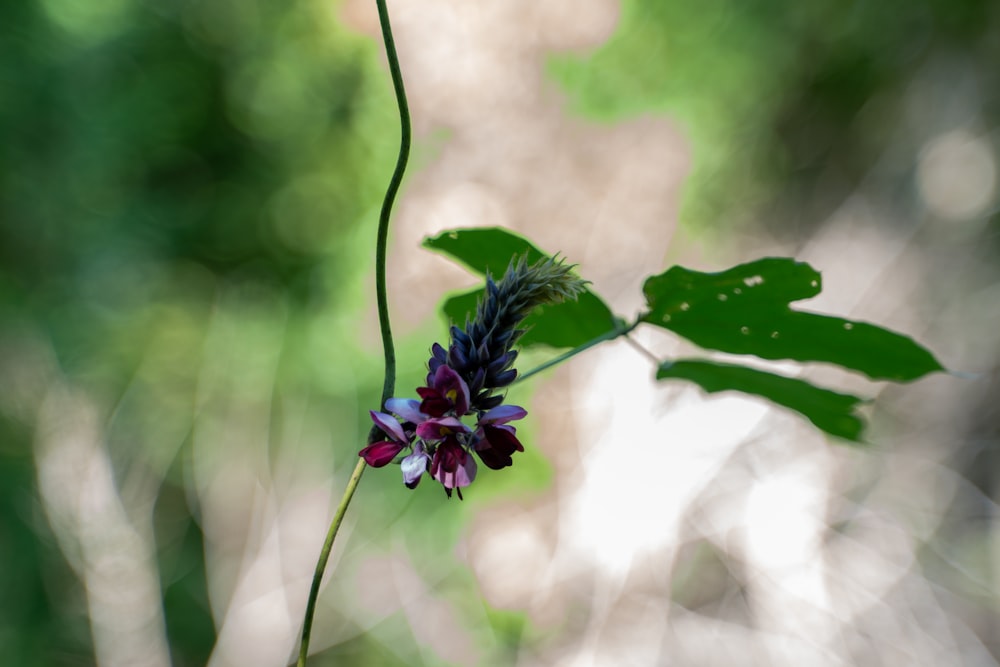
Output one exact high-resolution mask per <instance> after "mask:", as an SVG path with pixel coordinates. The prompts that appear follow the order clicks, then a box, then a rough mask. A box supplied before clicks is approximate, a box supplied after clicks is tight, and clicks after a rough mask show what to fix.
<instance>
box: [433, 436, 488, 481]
mask: <svg viewBox="0 0 1000 667" xmlns="http://www.w3.org/2000/svg"><path fill="white" fill-rule="evenodd" d="M476 469H477V466H476V459H475V458H474V457H472V456H469V453H468V452H466V451H465V450H464V449H462V447H461V446H460V445H458V444H457V443H455V442H454V441H448V442H444V443H442V444H441V446H440V447H438V450H437V452H435V454H434V460H433V461H432V462H431V474H432V475H433V476H434V479H436V480H437V481H439V482H441V484H442V485H443V486H444V488H445V489H448V490H449V491H450V490H451V489H455V488H462V487H466V486H469V485H470V484H472V481H473V480H474V479H476Z"/></svg>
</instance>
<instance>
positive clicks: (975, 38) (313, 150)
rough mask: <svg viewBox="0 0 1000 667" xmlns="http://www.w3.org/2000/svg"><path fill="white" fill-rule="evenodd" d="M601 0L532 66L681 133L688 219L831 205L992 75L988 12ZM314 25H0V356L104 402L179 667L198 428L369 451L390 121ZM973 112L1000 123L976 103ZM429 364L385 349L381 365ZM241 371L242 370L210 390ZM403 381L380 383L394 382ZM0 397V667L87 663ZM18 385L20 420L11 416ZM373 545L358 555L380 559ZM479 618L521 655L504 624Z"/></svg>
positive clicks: (371, 87)
mask: <svg viewBox="0 0 1000 667" xmlns="http://www.w3.org/2000/svg"><path fill="white" fill-rule="evenodd" d="M623 6H624V15H623V20H622V25H621V27H620V29H619V31H618V33H617V34H616V36H615V37H614V38H613V39H612V40H611V41H610V42H609V43H608V45H607V46H605V47H603V48H602V49H600V50H599V51H598V52H597V53H596V54H595V55H594V57H593V58H590V59H586V60H581V59H579V58H568V57H561V58H558V59H556V60H554V61H553V63H552V72H553V73H554V75H555V76H556V78H557V79H558V80H559V81H561V82H562V83H563V84H564V85H565V86H566V87H567V88H568V89H570V90H572V91H573V92H574V94H575V95H576V96H577V99H578V100H579V102H580V107H581V109H584V110H586V112H587V113H590V114H594V115H597V116H600V117H604V118H620V117H624V116H628V115H632V114H636V113H641V112H647V111H652V112H664V113H667V114H669V115H671V116H672V117H676V118H679V119H680V121H681V122H682V123H683V124H684V125H685V128H686V130H687V132H688V133H689V136H690V139H691V141H692V144H693V145H694V146H695V152H696V158H697V164H698V171H697V174H696V179H695V183H696V188H695V189H694V190H692V192H691V194H690V195H689V197H688V199H687V213H686V217H688V218H693V219H696V220H697V221H699V222H704V221H708V220H714V219H716V218H720V217H726V216H727V215H728V216H736V217H741V218H745V217H750V216H751V215H752V209H753V208H754V207H762V206H764V204H768V203H769V204H773V203H774V200H773V198H771V195H770V194H768V193H771V192H772V190H773V189H774V188H775V187H776V185H777V184H781V185H783V186H784V185H789V188H788V190H787V192H786V197H787V198H790V199H794V198H795V197H796V196H797V195H796V194H795V193H799V196H801V197H802V198H803V199H805V198H806V195H807V194H808V193H810V192H811V191H812V189H813V188H817V187H818V186H817V184H819V183H820V182H822V184H823V192H824V193H827V192H829V193H832V194H831V195H830V197H836V196H838V195H839V194H840V193H842V192H844V191H847V190H848V189H849V188H850V187H851V185H852V183H854V182H856V181H857V179H859V178H861V177H862V176H863V171H864V169H865V168H866V165H868V164H869V163H870V162H871V161H872V160H873V159H874V157H875V156H877V155H879V153H880V150H881V147H882V143H881V142H880V136H881V133H883V132H884V131H885V129H886V127H887V125H891V124H892V122H893V119H894V118H896V117H897V116H899V115H900V113H901V108H902V103H903V102H902V90H903V89H904V88H905V86H906V85H907V80H908V78H909V77H911V76H912V75H913V73H914V72H915V71H916V70H917V69H918V68H919V67H920V66H921V63H923V62H925V61H926V60H927V59H928V58H929V57H930V56H929V54H932V53H939V52H942V51H948V50H953V51H954V52H956V53H958V54H960V56H961V57H962V58H966V59H968V60H970V61H971V62H972V63H973V64H974V65H975V68H974V69H975V71H976V72H979V73H980V74H984V73H985V72H987V71H989V70H988V69H987V66H986V64H987V63H988V64H989V65H990V66H992V63H995V62H997V60H998V59H1000V58H998V55H1000V54H997V49H998V48H1000V45H998V42H997V40H995V39H991V38H990V36H991V35H996V34H997V32H998V25H997V21H998V11H997V5H996V3H994V2H992V1H991V0H966V1H965V2H960V3H951V2H947V3H946V2H944V0H933V1H932V2H925V3H904V2H900V1H894V2H890V3H847V4H845V3H838V2H835V1H834V0H824V1H823V2H818V3H810V4H802V3H793V2H780V1H779V0H755V1H752V2H735V1H734V0H729V1H725V0H709V1H708V2H705V0H701V1H700V2H690V1H677V2H652V1H650V0H641V1H640V0H626V1H625V2H624V3H623ZM337 9H338V4H337V3H336V2H332V3H331V2H321V1H319V0H294V1H293V2H289V3H265V2H259V1H255V0H248V1H244V2H236V0H211V1H209V2H193V1H190V2H187V1H186V2H177V3H129V2H125V1H124V0H77V1H74V2H60V1H59V0H39V2H36V3H22V2H13V3H4V4H3V5H2V8H0V133H2V134H0V322H2V323H3V324H2V330H0V359H5V360H6V359H7V358H16V359H15V360H16V361H17V362H18V363H22V362H23V363H29V362H30V359H28V358H27V357H24V358H21V356H19V355H21V353H22V351H23V349H25V348H24V347H23V346H21V345H20V343H19V342H18V341H21V340H23V339H24V338H28V339H32V340H35V341H36V342H37V341H41V343H42V344H43V345H44V346H46V347H48V348H51V351H52V353H53V356H54V360H55V363H54V364H53V366H54V367H55V368H56V371H55V373H56V374H58V375H59V376H60V377H64V378H66V379H67V381H69V382H71V383H72V384H73V385H75V386H80V387H82V388H84V389H85V390H86V391H87V392H88V393H89V394H91V395H93V396H96V397H99V398H100V399H101V400H102V401H103V404H102V405H103V407H104V409H105V410H106V411H107V414H106V415H105V417H106V423H105V424H104V426H105V427H106V431H107V439H108V444H109V447H110V450H111V452H112V455H113V458H114V463H115V465H116V466H117V468H116V473H117V474H118V475H119V477H120V478H121V479H123V480H129V479H133V477H134V476H135V475H139V476H141V475H148V476H150V477H152V478H157V481H158V483H159V486H158V495H157V502H156V506H155V512H154V522H153V523H154V528H155V532H156V540H157V546H158V548H159V549H160V551H159V553H158V560H159V562H158V564H159V567H160V575H161V579H162V588H163V593H164V604H165V612H166V625H167V631H168V635H169V641H170V647H171V651H172V658H173V660H174V661H175V664H178V665H200V664H204V663H205V661H206V657H207V654H208V652H209V651H210V650H211V646H212V644H213V642H214V640H215V634H214V633H215V628H214V627H212V620H211V619H212V615H211V612H210V610H209V608H208V599H209V598H208V592H207V584H206V571H205V562H204V558H205V556H204V535H203V534H202V530H201V526H200V523H199V522H200V521H201V519H202V517H200V516H199V515H198V508H197V507H193V506H192V503H191V499H190V498H191V496H190V494H189V491H190V485H191V480H190V479H189V475H190V471H189V466H190V457H191V456H192V454H191V451H190V450H191V439H192V436H191V433H192V431H193V430H194V428H195V423H196V421H197V420H199V419H201V420H202V421H203V422H206V421H208V417H207V416H206V415H211V414H212V410H211V409H210V408H219V409H220V410H222V409H224V408H228V407H230V406H231V405H234V404H239V402H240V401H244V402H245V404H246V405H243V407H244V409H246V411H247V413H250V414H259V413H264V414H267V415H268V416H269V417H270V421H269V422H268V423H269V424H270V427H271V429H272V431H273V433H274V434H275V437H274V442H275V443H278V442H280V440H281V438H280V437H278V434H280V432H281V431H282V429H283V428H285V427H287V426H288V424H291V423H293V422H295V419H297V418H299V417H296V414H298V413H296V412H295V411H296V410H297V409H298V407H297V406H301V405H306V406H307V407H306V408H302V410H301V412H302V414H303V415H304V416H301V423H304V424H306V425H307V426H310V427H311V426H315V425H321V426H322V429H321V432H323V433H325V432H326V431H327V430H328V429H329V428H330V424H335V425H336V427H337V429H338V433H337V437H338V442H337V443H333V444H331V443H328V442H324V446H336V447H337V448H338V455H345V456H348V457H352V456H353V451H348V452H347V454H343V442H356V441H357V440H358V437H357V436H358V435H359V434H360V433H363V432H365V431H366V430H367V425H365V424H364V423H363V421H362V418H363V413H364V409H363V408H364V407H366V406H368V405H371V404H372V403H373V402H374V401H375V400H377V396H378V390H379V388H380V386H381V377H380V376H379V374H380V359H379V358H378V353H377V350H373V349H372V348H371V347H370V346H369V345H368V342H367V341H361V340H359V338H360V337H359V336H358V335H357V330H356V322H357V319H358V313H359V312H364V311H365V309H367V308H368V307H369V304H367V303H366V302H365V300H364V299H365V294H366V291H365V290H366V288H365V287H363V286H362V285H367V282H365V283H362V282H361V281H367V280H368V278H367V275H362V273H361V272H362V271H363V270H366V269H367V268H368V262H369V257H370V255H371V246H370V238H369V237H370V234H369V230H370V229H371V228H372V223H373V222H374V218H375V215H374V211H375V210H377V206H378V203H379V200H380V197H381V193H382V189H383V187H384V185H385V182H386V179H387V177H388V174H389V173H390V171H391V166H392V163H393V160H394V157H395V141H396V134H395V132H393V131H391V128H394V127H395V126H396V122H397V121H396V116H395V109H394V107H393V102H392V98H391V94H390V88H389V82H388V77H387V75H386V73H385V72H384V70H383V68H382V67H381V65H380V64H379V60H378V57H379V56H378V54H379V53H380V47H379V45H377V44H376V43H374V42H373V41H371V40H370V39H368V38H367V37H361V36H358V35H355V34H352V33H350V32H349V31H347V30H346V29H345V28H344V27H343V26H341V25H340V23H339V21H338V18H337V15H336V12H337ZM983 91H984V92H983V104H984V105H986V106H988V107H989V108H990V109H992V112H991V113H992V114H993V115H994V116H995V115H996V111H997V104H998V99H997V95H998V92H997V89H996V88H995V87H993V88H990V87H984V89H983ZM816 137H820V138H822V140H821V141H817V140H815V138H816ZM807 138H808V140H806V139H807ZM831 174H833V176H834V177H835V178H834V179H833V180H832V181H831V180H830V175H831ZM831 183H832V185H831ZM829 200H830V199H829V198H827V199H824V198H818V199H816V198H812V199H809V201H810V202H815V201H819V202H821V203H822V202H826V201H829ZM813 205H814V204H810V206H813ZM723 213H725V215H723ZM803 215H804V217H805V219H809V220H818V219H820V218H821V217H822V216H821V215H820V214H818V213H817V211H815V210H811V209H808V208H804V209H803ZM407 345H409V348H407V347H406V346H407ZM425 349H426V341H420V342H419V343H406V342H405V341H404V349H403V351H402V352H401V354H400V356H401V357H403V356H404V355H406V356H407V357H409V358H418V352H417V350H420V351H421V352H419V354H423V351H425ZM407 350H408V351H407ZM26 359H27V360H26ZM237 363H239V364H240V366H239V368H240V371H241V372H240V373H239V377H236V378H233V377H229V379H228V380H226V379H225V377H226V373H225V370H226V369H227V368H232V365H234V364H237ZM42 365H44V364H42ZM36 370H38V372H39V373H49V372H51V370H50V369H47V368H41V369H36ZM421 374H422V373H421V372H420V369H419V368H415V369H410V368H404V369H401V377H400V378H399V385H400V387H413V386H416V385H417V384H418V383H419V380H420V375H421ZM230 375H231V373H230ZM220 378H221V379H220ZM50 379H52V378H50ZM16 380H17V378H13V377H10V376H8V377H5V387H4V390H3V400H0V564H2V567H0V599H3V605H2V606H0V655H2V656H3V662H4V663H5V664H17V665H23V666H25V667H31V666H32V665H38V666H49V665H56V666H59V665H86V664H92V663H93V648H92V646H91V639H90V627H89V622H88V618H87V615H86V600H85V596H84V591H83V589H82V585H81V584H80V583H79V581H78V580H77V578H76V576H75V574H74V572H73V570H72V569H71V568H70V566H69V565H68V564H67V563H66V561H65V559H64V557H63V556H62V554H61V552H60V549H59V547H58V545H57V543H56V539H55V536H54V535H53V534H52V532H51V529H50V528H49V527H48V523H47V520H46V517H45V515H44V512H43V509H42V507H41V505H40V501H39V499H38V496H37V491H36V470H35V468H34V460H33V456H32V451H31V446H32V441H33V437H34V434H33V432H32V428H33V423H32V420H33V417H34V412H33V409H32V408H33V407H34V408H37V402H38V401H39V400H41V397H40V396H38V395H29V394H30V392H27V394H24V392H21V389H20V385H17V384H16ZM265 390H266V391H265ZM22 394H24V396H28V398H29V399H31V400H34V401H35V404H34V405H29V406H28V407H24V405H23V404H22V402H21V399H22V398H23V396H22ZM262 396H263V397H264V398H262ZM25 400H27V399H25ZM230 401H232V403H230ZM29 402H30V401H29ZM247 406H249V407H247ZM225 427H226V424H223V423H218V424H212V423H201V424H200V428H203V429H205V430H207V431H208V432H209V433H211V432H213V429H215V431H218V432H223V431H224V430H225ZM269 435H270V434H265V436H264V437H269ZM269 442H270V440H269ZM271 455H273V456H278V453H276V452H271ZM539 458H540V457H539ZM536 463H537V467H538V468H539V469H544V464H543V463H542V462H540V461H536ZM543 478H544V473H540V476H539V480H540V481H544V479H543ZM509 483H512V482H509V481H506V480H504V481H501V482H498V484H509ZM518 483H519V485H521V486H520V487H519V488H523V484H524V478H523V477H522V478H521V480H519V482H518ZM484 488H488V487H484ZM492 488H493V489H500V488H503V487H502V486H493V487H492ZM485 495H486V494H484V497H485ZM356 502H359V503H360V504H361V505H369V506H371V505H374V506H375V507H377V508H379V511H373V512H372V515H373V516H385V517H397V518H398V516H399V514H400V513H402V512H404V511H412V512H419V513H421V514H422V516H423V517H424V519H425V520H424V521H423V522H422V524H421V529H420V530H419V531H416V530H414V531H408V532H407V533H406V534H405V536H404V538H403V539H404V540H405V546H406V548H407V549H412V550H413V552H414V553H417V554H427V553H440V552H441V551H442V549H441V544H452V543H454V541H455V539H456V535H457V534H458V533H459V531H460V528H461V522H462V521H464V517H465V516H467V515H468V513H470V512H473V511H474V510H475V502H473V503H466V505H465V506H464V507H463V508H462V509H459V510H456V509H455V506H454V504H451V505H448V506H442V503H441V502H440V498H438V497H437V496H436V495H433V494H429V493H421V494H412V493H410V492H409V491H407V490H406V489H405V488H404V487H403V486H402V485H401V484H398V485H370V486H366V485H362V486H361V489H360V490H359V497H358V499H357V501H356ZM384 528H385V526H383V525H373V526H370V527H368V528H367V532H366V533H365V536H366V537H367V538H368V539H370V540H373V541H378V540H383V541H388V540H389V537H388V535H389V533H390V531H387V530H384ZM359 530H361V529H359ZM417 561H418V563H419V566H420V567H421V568H423V569H422V571H421V574H422V575H425V576H426V577H427V579H428V580H429V581H442V580H443V579H444V578H445V577H446V576H449V575H448V572H449V563H448V559H447V558H437V559H417ZM448 583H450V584H451V585H455V586H464V587H466V588H471V587H472V586H473V585H474V584H472V583H470V582H468V581H462V582H454V581H451V580H448ZM477 604H478V603H477ZM479 613H480V614H481V613H482V610H481V609H480V612H479ZM494 616H496V618H490V619H487V620H488V621H489V622H490V623H494V624H495V625H496V627H497V628H498V629H497V634H498V635H499V636H502V637H503V638H504V641H505V642H509V643H510V644H511V645H514V644H516V642H517V641H518V637H519V633H520V632H521V621H520V618H518V617H515V616H504V615H496V614H494ZM468 618H470V619H476V618H478V616H476V615H475V614H474V613H472V612H470V613H469V614H468ZM470 622H474V621H470ZM397 625H399V624H398V623H397ZM387 626H392V622H391V621H388V622H387ZM397 630H398V628H397ZM391 631H393V630H392V628H389V629H388V630H383V629H382V628H381V627H380V628H375V629H374V630H373V631H372V635H368V634H363V635H361V636H359V638H358V639H357V640H356V641H353V642H350V643H348V644H342V645H341V646H339V647H336V648H335V649H331V650H330V651H329V652H328V653H327V655H325V656H320V657H318V658H317V662H318V664H324V663H326V664H334V663H336V662H337V661H338V660H340V659H341V658H342V659H343V660H344V661H346V662H350V663H351V664H359V665H360V664H391V660H397V659H398V656H394V657H391V659H390V657H388V655H387V653H386V649H385V642H384V641H383V637H384V636H388V637H390V638H392V637H394V635H392V634H391ZM380 633H383V634H380ZM373 637H374V639H373ZM410 641H412V638H410ZM404 662H406V664H412V662H409V661H404Z"/></svg>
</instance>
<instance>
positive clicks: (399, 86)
mask: <svg viewBox="0 0 1000 667" xmlns="http://www.w3.org/2000/svg"><path fill="white" fill-rule="evenodd" d="M375 4H376V5H378V20H379V23H380V24H381V26H382V40H383V41H384V42H385V53H386V56H387V58H388V60H389V73H390V74H391V75H392V88H393V90H394V91H395V93H396V105H397V106H398V107H399V128H400V137H399V156H398V158H397V159H396V168H395V169H394V170H393V172H392V178H391V179H390V180H389V187H388V188H386V191H385V198H384V199H383V200H382V211H381V213H380V214H379V218H378V236H377V241H376V244H375V293H376V295H377V297H378V323H379V329H380V331H381V333H382V348H383V350H384V352H385V381H384V382H383V384H382V402H381V404H380V405H382V406H383V407H384V406H385V402H386V401H387V400H389V399H390V398H391V397H392V394H393V392H395V389H396V352H395V349H394V348H393V345H392V329H391V328H390V327H389V300H388V296H387V293H386V287H385V256H386V248H387V246H388V240H389V215H390V213H391V212H392V204H393V202H394V201H395V200H396V193H397V192H399V186H400V184H401V183H402V182H403V173H404V172H405V171H406V163H407V161H408V160H409V158H410V139H411V134H412V131H411V129H410V107H409V105H408V104H407V102H406V90H405V89H404V88H403V74H402V72H401V71H400V69H399V56H397V55H396V43H395V42H394V41H393V39H392V27H391V26H390V25H389V11H388V10H387V9H386V7H385V0H375Z"/></svg>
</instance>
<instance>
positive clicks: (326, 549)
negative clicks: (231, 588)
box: [296, 458, 365, 667]
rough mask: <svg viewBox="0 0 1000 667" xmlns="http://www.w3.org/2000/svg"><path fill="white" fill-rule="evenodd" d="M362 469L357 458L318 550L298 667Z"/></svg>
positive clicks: (303, 659) (301, 666) (306, 651)
mask: <svg viewBox="0 0 1000 667" xmlns="http://www.w3.org/2000/svg"><path fill="white" fill-rule="evenodd" d="M364 471H365V460H364V459H362V458H359V459H358V465H356V466H354V472H353V473H352V474H351V479H350V480H348V482H347V488H346V489H344V496H343V498H341V499H340V504H339V505H338V506H337V512H336V514H334V515H333V522H332V523H331V524H330V530H328V531H327V533H326V541H325V542H323V549H322V550H321V551H320V552H319V560H318V561H317V562H316V572H315V573H314V574H313V579H312V586H311V587H310V588H309V602H307V603H306V615H305V619H304V621H303V625H302V645H301V646H300V647H299V660H298V662H297V663H296V664H297V665H298V667H305V664H306V657H307V656H308V655H309V638H310V635H312V624H313V616H314V615H315V614H316V600H317V599H318V598H319V585H320V582H322V581H323V572H324V571H325V570H326V563H327V561H329V560H330V552H331V551H332V550H333V540H334V539H335V538H336V537H337V531H338V530H340V524H341V522H343V520H344V514H346V513H347V506H348V505H350V504H351V498H352V497H353V496H354V489H356V488H357V487H358V482H360V481H361V474H362V473H363V472H364Z"/></svg>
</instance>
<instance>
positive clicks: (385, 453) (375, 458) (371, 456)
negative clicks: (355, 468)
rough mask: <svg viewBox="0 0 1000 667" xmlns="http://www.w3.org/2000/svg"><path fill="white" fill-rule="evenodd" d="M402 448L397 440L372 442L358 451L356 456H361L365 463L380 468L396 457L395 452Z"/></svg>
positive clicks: (397, 452)
mask: <svg viewBox="0 0 1000 667" xmlns="http://www.w3.org/2000/svg"><path fill="white" fill-rule="evenodd" d="M402 450H403V445H401V444H399V443H398V442H388V441H383V442H373V443H372V444H370V445H368V446H367V447H365V448H364V449H362V450H361V451H360V452H358V456H360V457H361V458H363V459H364V460H365V463H367V464H368V465H370V466H371V467H373V468H381V467H382V466H384V465H386V464H388V463H389V462H390V461H392V460H393V459H394V458H396V454H399V452H401V451H402Z"/></svg>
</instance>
